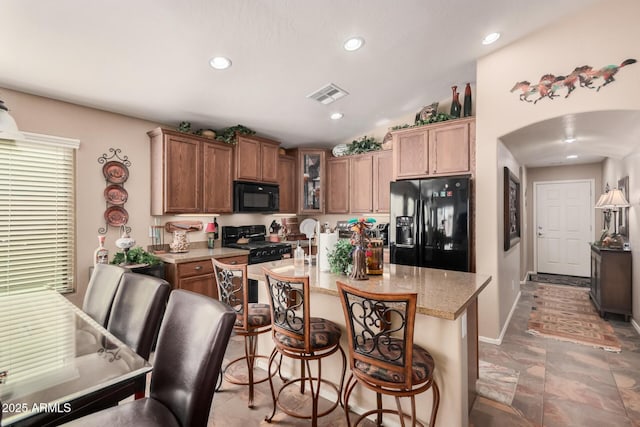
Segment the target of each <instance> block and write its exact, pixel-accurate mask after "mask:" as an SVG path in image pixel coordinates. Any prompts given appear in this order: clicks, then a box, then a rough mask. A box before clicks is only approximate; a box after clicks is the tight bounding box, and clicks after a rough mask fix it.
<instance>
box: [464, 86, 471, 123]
mask: <svg viewBox="0 0 640 427" xmlns="http://www.w3.org/2000/svg"><path fill="white" fill-rule="evenodd" d="M462 111H463V113H462V114H463V116H464V117H469V116H470V115H471V85H470V84H469V83H467V86H466V87H465V88H464V107H463V108H462Z"/></svg>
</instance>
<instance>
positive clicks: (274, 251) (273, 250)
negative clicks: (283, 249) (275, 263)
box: [269, 248, 278, 255]
mask: <svg viewBox="0 0 640 427" xmlns="http://www.w3.org/2000/svg"><path fill="white" fill-rule="evenodd" d="M277 253H278V250H277V249H276V248H273V249H271V250H270V251H269V255H276V254H277Z"/></svg>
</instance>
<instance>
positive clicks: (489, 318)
mask: <svg viewBox="0 0 640 427" xmlns="http://www.w3.org/2000/svg"><path fill="white" fill-rule="evenodd" d="M637 16H640V2H637V1H635V0H614V1H603V2H600V3H598V4H596V5H594V6H591V7H589V8H586V9H584V10H577V11H576V14H575V15H573V16H572V17H571V19H568V20H567V19H565V20H562V21H560V22H558V23H557V24H555V25H551V26H548V27H545V28H543V29H541V30H540V31H538V32H537V33H534V34H533V35H531V36H529V37H527V38H524V39H521V40H519V41H517V42H515V43H513V44H511V45H509V46H506V47H504V48H503V49H500V50H498V51H497V52H495V53H493V54H491V55H488V56H486V57H484V58H481V59H480V60H479V61H478V67H477V85H478V86H477V90H476V92H477V104H476V107H477V114H476V118H477V121H476V141H477V174H476V191H477V194H482V198H478V204H477V222H478V227H477V235H476V238H477V247H476V256H477V271H478V272H482V273H488V274H491V275H492V277H493V281H492V283H491V284H490V285H489V287H488V288H487V289H486V290H485V291H484V292H483V293H482V294H481V295H480V306H479V322H480V335H482V336H484V337H487V338H490V339H497V338H498V337H499V336H500V333H501V331H502V330H503V328H504V326H505V320H506V319H505V317H504V316H505V313H508V312H509V310H511V307H512V306H513V304H514V302H515V296H514V297H510V295H512V293H511V292H510V291H508V289H509V288H510V287H511V286H512V285H511V283H510V280H509V279H510V275H508V274H507V275H505V272H506V271H511V270H512V269H513V268H514V264H515V263H518V264H519V263H520V261H519V259H520V257H510V256H505V254H504V251H503V247H502V212H501V207H502V205H501V201H500V197H501V194H502V193H501V191H502V183H501V181H502V175H501V174H500V173H499V172H501V167H500V162H501V159H500V156H499V148H498V144H499V139H500V138H501V136H503V135H506V134H508V133H510V132H513V131H514V130H517V129H519V128H522V127H524V126H528V125H531V124H533V123H537V122H539V121H542V120H546V119H550V118H554V117H558V116H563V115H566V114H571V113H579V112H585V111H599V110H607V109H622V110H625V109H629V110H637V109H640V85H638V84H637V82H638V81H640V67H639V66H636V65H633V66H629V67H628V68H625V69H624V71H623V72H624V74H622V73H620V75H619V76H618V77H617V81H616V82H615V83H614V84H611V85H609V86H606V87H605V88H604V89H602V90H601V91H599V92H596V91H590V90H585V89H577V90H576V91H574V92H573V93H572V94H571V96H570V97H569V98H566V99H565V98H564V97H560V98H556V99H554V100H553V101H551V100H546V99H545V100H543V101H541V102H539V103H537V104H536V105H534V104H533V103H526V102H521V101H519V99H518V95H517V94H514V93H510V92H509V91H510V89H511V87H513V85H514V84H515V83H516V82H518V81H521V80H527V79H528V80H530V81H536V80H537V79H538V78H539V76H541V75H543V74H546V73H554V74H556V75H558V74H561V73H567V72H570V71H571V70H573V69H574V68H575V67H576V66H579V65H584V64H590V65H593V66H594V67H601V66H604V65H606V64H612V63H619V62H622V61H623V60H624V59H627V58H634V57H636V59H639V58H637V56H638V48H637V43H636V41H637V40H640V27H638V25H637V24H636V22H635V21H636V17H637ZM496 165H497V166H498V167H496ZM528 180H530V179H528ZM521 243H523V242H521ZM523 247H524V245H523V244H521V245H520V248H521V249H520V250H524V249H523ZM517 268H518V269H519V267H517ZM505 276H506V277H505ZM521 276H522V275H521V273H520V272H519V273H518V277H521ZM636 295H637V294H636Z"/></svg>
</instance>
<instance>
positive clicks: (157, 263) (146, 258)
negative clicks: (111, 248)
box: [111, 246, 164, 279]
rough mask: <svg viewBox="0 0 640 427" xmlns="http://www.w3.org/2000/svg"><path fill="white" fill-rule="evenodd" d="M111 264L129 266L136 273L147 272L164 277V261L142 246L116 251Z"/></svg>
mask: <svg viewBox="0 0 640 427" xmlns="http://www.w3.org/2000/svg"><path fill="white" fill-rule="evenodd" d="M111 264H115V265H119V266H121V267H125V268H129V269H130V270H131V271H132V272H134V273H140V274H146V275H148V276H155V277H159V278H161V279H164V263H163V262H162V261H161V260H160V258H158V257H157V256H155V255H153V254H151V253H149V252H147V251H145V250H144V249H142V247H140V246H136V247H134V248H131V249H129V251H127V254H126V260H125V253H124V252H116V254H115V255H114V256H113V260H112V261H111Z"/></svg>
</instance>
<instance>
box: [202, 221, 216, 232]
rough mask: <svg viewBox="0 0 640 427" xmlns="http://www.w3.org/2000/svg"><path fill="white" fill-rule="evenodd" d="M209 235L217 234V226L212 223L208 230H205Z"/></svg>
mask: <svg viewBox="0 0 640 427" xmlns="http://www.w3.org/2000/svg"><path fill="white" fill-rule="evenodd" d="M204 231H205V232H207V233H215V232H216V226H215V224H214V223H212V222H210V223H208V224H207V228H206V229H205V230H204Z"/></svg>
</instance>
